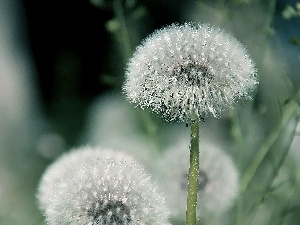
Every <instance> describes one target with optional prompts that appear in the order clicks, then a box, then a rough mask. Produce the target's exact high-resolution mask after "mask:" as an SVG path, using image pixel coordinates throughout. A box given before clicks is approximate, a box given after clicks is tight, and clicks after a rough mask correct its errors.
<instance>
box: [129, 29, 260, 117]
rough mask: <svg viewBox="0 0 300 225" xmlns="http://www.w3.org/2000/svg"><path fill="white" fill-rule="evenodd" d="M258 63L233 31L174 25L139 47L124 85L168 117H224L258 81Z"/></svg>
mask: <svg viewBox="0 0 300 225" xmlns="http://www.w3.org/2000/svg"><path fill="white" fill-rule="evenodd" d="M257 83H258V82H257V76H256V69H255V66H254V63H253V62H252V60H251V58H250V55H249V54H248V52H247V50H246V49H245V48H244V46H243V45H242V44H241V43H240V42H239V41H238V40H237V39H236V38H234V37H233V36H232V35H230V34H228V33H226V32H224V31H222V30H220V29H217V28H215V27H211V26H209V25H207V24H192V23H186V24H184V25H176V24H174V25H171V26H168V27H166V28H163V29H161V30H158V31H156V32H154V34H152V35H150V36H149V37H148V38H146V39H145V41H144V42H143V43H142V44H141V45H140V46H139V47H138V48H137V49H136V51H135V53H134V55H133V57H132V58H131V60H130V62H129V64H128V66H127V70H126V81H125V84H124V86H123V90H124V92H125V93H126V96H127V98H128V100H129V101H130V102H132V103H133V104H135V105H137V106H139V107H141V108H150V109H151V110H152V111H154V112H156V113H158V114H159V115H161V116H162V117H164V118H165V119H166V120H168V121H173V120H175V121H183V122H191V121H192V120H193V118H194V116H193V115H196V116H197V117H198V118H205V117H206V116H208V115H213V116H215V117H218V116H220V112H221V111H223V110H224V109H226V108H228V107H230V106H231V105H232V104H233V103H234V102H236V101H237V100H238V99H241V98H248V97H249V95H250V92H251V91H252V90H253V89H254V87H255V86H256V85H257Z"/></svg>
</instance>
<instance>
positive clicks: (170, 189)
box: [159, 141, 238, 218]
mask: <svg viewBox="0 0 300 225" xmlns="http://www.w3.org/2000/svg"><path fill="white" fill-rule="evenodd" d="M187 146H188V144H187V143H186V142H183V141H182V142H180V143H179V144H178V145H175V146H173V147H171V148H169V149H168V150H167V151H166V152H165V154H164V157H163V158H162V160H161V162H160V163H159V169H160V171H163V172H162V173H161V175H160V179H161V181H163V184H164V187H165V190H166V191H165V192H166V195H167V196H166V197H167V202H168V203H169V204H170V206H169V207H170V208H171V213H172V215H173V216H174V217H175V218H185V212H186V204H185V203H186V199H187V187H188V172H189V151H188V149H187V148H188V147H187ZM200 148H201V153H200V158H199V180H198V201H197V202H198V205H197V216H198V217H200V218H206V217H210V216H212V215H214V216H215V215H220V214H222V213H223V212H225V211H226V209H229V208H230V207H231V206H232V205H233V202H234V200H235V198H236V196H237V193H238V173H237V170H236V168H235V166H234V165H233V163H232V161H231V159H230V158H229V156H227V155H226V154H225V153H224V152H223V151H221V149H219V148H218V147H217V146H214V145H210V144H205V143H204V144H201V147H200Z"/></svg>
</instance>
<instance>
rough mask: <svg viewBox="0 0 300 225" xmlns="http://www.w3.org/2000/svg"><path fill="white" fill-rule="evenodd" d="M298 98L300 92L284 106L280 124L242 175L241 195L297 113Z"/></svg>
mask: <svg viewBox="0 0 300 225" xmlns="http://www.w3.org/2000/svg"><path fill="white" fill-rule="evenodd" d="M299 96H300V91H298V93H297V94H296V99H292V100H291V101H290V102H289V103H287V105H286V106H285V107H286V108H285V110H284V112H283V117H282V119H281V121H280V123H279V124H278V125H277V126H276V127H275V129H274V130H273V131H272V132H271V134H270V135H269V136H268V137H267V139H266V141H265V142H264V143H263V145H262V146H261V148H260V149H259V151H258V153H257V155H256V157H255V158H254V160H253V161H252V163H251V164H250V166H249V167H248V169H247V170H246V172H245V174H244V179H243V180H242V184H241V189H240V190H241V193H240V194H243V193H244V192H245V191H246V190H247V188H248V185H249V183H250V181H251V180H252V178H253V176H254V174H255V173H256V171H257V169H258V167H259V165H260V164H261V162H262V161H263V159H264V158H265V156H266V155H267V154H268V152H269V151H270V149H271V147H272V145H273V144H274V142H275V141H276V139H277V138H278V137H279V135H280V133H281V131H282V130H283V128H284V127H285V126H286V124H287V123H288V122H289V121H290V119H291V118H292V117H293V116H295V113H299V112H298V111H299V103H298V101H299Z"/></svg>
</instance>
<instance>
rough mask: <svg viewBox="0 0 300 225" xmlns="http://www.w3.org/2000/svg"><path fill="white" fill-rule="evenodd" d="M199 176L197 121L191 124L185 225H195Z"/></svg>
mask: <svg viewBox="0 0 300 225" xmlns="http://www.w3.org/2000/svg"><path fill="white" fill-rule="evenodd" d="M198 176H199V119H198V118H196V119H195V122H194V123H192V124H191V145H190V169H189V184H188V197H187V210H186V225H195V224H196V218H197V217H196V207H197V193H198Z"/></svg>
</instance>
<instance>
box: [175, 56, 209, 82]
mask: <svg viewBox="0 0 300 225" xmlns="http://www.w3.org/2000/svg"><path fill="white" fill-rule="evenodd" d="M176 74H177V75H176ZM175 75H176V76H175ZM174 76H175V77H177V80H178V84H179V85H182V84H186V85H187V86H190V87H191V86H198V87H201V86H206V85H207V84H209V83H210V82H211V81H212V80H213V78H214V75H213V74H212V73H211V72H210V70H209V68H208V67H207V66H205V65H201V64H197V63H196V62H189V63H188V64H187V65H179V66H178V68H175V69H174Z"/></svg>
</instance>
